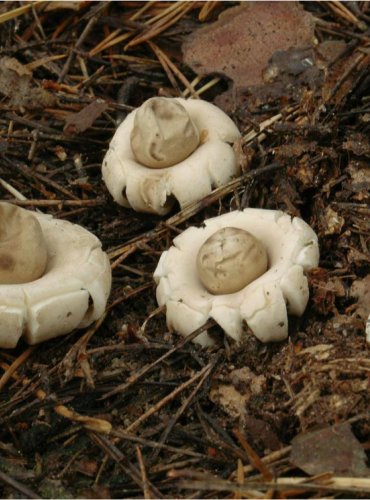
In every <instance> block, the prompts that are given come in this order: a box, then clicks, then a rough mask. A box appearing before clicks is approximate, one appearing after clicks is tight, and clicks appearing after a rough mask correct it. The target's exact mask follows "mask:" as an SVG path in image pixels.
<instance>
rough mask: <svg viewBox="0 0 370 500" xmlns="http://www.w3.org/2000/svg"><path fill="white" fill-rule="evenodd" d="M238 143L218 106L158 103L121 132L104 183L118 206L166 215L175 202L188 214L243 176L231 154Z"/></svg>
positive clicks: (190, 102)
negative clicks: (190, 206)
mask: <svg viewBox="0 0 370 500" xmlns="http://www.w3.org/2000/svg"><path fill="white" fill-rule="evenodd" d="M239 137H240V133H239V131H238V129H237V127H236V125H235V124H234V122H233V121H232V120H231V119H230V118H229V117H228V116H227V115H226V114H225V113H224V112H223V111H221V110H220V109H219V108H217V107H216V106H214V105H213V104H210V103H208V102H206V101H202V100H196V99H188V100H186V99H182V98H179V97H178V98H166V97H153V98H151V99H149V100H148V101H146V102H145V103H144V104H143V105H142V106H141V107H140V108H138V109H136V110H134V111H132V112H131V113H130V114H129V115H128V116H127V117H126V119H125V120H124V121H123V122H122V123H121V125H120V126H119V127H118V129H117V131H116V133H115V135H114V137H113V139H112V141H111V143H110V145H109V150H108V152H107V154H106V155H105V158H104V161H103V166H102V174H103V179H104V182H105V184H106V186H107V188H108V190H109V192H110V193H111V195H112V196H113V198H114V200H115V201H116V202H117V203H118V204H120V205H122V206H124V207H132V208H133V209H134V210H137V211H138V212H149V213H156V214H159V215H165V214H166V213H168V212H169V211H170V210H171V208H172V206H173V204H174V202H175V200H177V201H178V202H179V204H180V206H181V208H183V207H185V206H186V205H188V204H190V203H192V202H194V201H198V200H201V199H202V198H204V197H205V196H206V195H207V194H209V193H210V192H211V191H212V189H213V188H215V187H218V186H221V185H223V184H225V183H227V182H228V181H229V180H230V179H231V178H232V177H235V176H237V175H238V174H239V172H240V168H239V166H238V164H237V161H236V157H235V153H234V151H233V148H232V144H233V143H234V142H235V141H236V140H237V139H238V138H239Z"/></svg>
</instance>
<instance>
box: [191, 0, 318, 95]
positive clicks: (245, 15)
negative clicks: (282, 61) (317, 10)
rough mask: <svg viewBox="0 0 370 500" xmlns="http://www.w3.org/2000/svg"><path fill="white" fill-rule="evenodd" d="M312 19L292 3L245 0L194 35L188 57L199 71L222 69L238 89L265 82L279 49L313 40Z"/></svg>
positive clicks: (202, 72) (204, 73) (218, 71)
mask: <svg viewBox="0 0 370 500" xmlns="http://www.w3.org/2000/svg"><path fill="white" fill-rule="evenodd" d="M313 34H314V22H313V17H312V16H311V14H309V13H308V12H305V11H304V10H303V9H302V8H301V7H300V6H299V5H298V4H297V3H294V2H242V5H240V6H238V7H232V8H230V9H227V10H226V11H225V12H223V13H222V14H221V15H220V16H219V19H218V20H217V21H216V22H215V23H212V24H210V25H208V26H206V27H204V28H200V29H199V30H197V31H195V32H194V33H192V35H191V38H190V37H189V39H188V40H186V41H185V43H184V44H183V53H184V61H185V62H186V64H188V65H189V66H190V67H191V68H192V69H193V70H194V71H195V72H196V73H198V74H199V75H207V74H210V73H218V74H222V75H225V76H226V77H228V78H230V79H232V80H233V82H234V88H233V91H234V92H235V91H236V90H237V89H238V88H245V87H249V86H256V85H262V84H263V83H264V78H263V72H264V70H265V68H266V67H267V64H268V62H269V60H270V59H271V57H272V55H273V54H274V53H275V52H276V51H285V50H288V49H290V48H292V47H295V49H297V48H299V47H301V46H307V45H310V44H311V41H312V38H313Z"/></svg>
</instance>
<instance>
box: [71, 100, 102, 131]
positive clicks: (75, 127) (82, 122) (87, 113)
mask: <svg viewBox="0 0 370 500" xmlns="http://www.w3.org/2000/svg"><path fill="white" fill-rule="evenodd" d="M106 109H108V103H107V102H106V101H104V100H103V99H96V100H95V101H93V102H91V103H90V104H88V105H87V106H86V107H84V108H83V109H82V110H81V111H79V112H78V113H73V114H70V115H68V116H67V118H66V124H65V126H64V129H63V131H64V132H65V133H66V134H68V135H75V134H79V133H80V132H84V131H85V130H87V129H88V128H90V127H91V125H92V124H93V123H94V122H95V120H96V119H97V118H99V116H100V115H101V114H102V113H104V111H106Z"/></svg>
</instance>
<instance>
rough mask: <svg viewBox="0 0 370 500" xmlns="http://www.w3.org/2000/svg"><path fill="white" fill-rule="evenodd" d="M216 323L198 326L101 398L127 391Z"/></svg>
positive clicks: (209, 322)
mask: <svg viewBox="0 0 370 500" xmlns="http://www.w3.org/2000/svg"><path fill="white" fill-rule="evenodd" d="M214 324H215V322H214V321H213V320H211V321H208V322H207V323H206V324H205V325H203V326H201V327H200V328H198V329H197V330H194V332H192V333H191V334H190V335H188V336H187V337H184V338H182V339H181V340H179V342H177V344H176V345H175V346H174V347H173V348H172V349H170V350H169V351H167V352H166V353H165V354H163V355H162V356H161V357H160V358H158V359H156V360H155V361H154V362H153V363H150V364H149V365H146V366H143V368H141V369H140V370H139V371H138V372H136V373H134V374H133V375H131V376H130V377H128V379H127V382H125V383H124V384H121V385H119V386H118V387H116V388H115V389H113V390H112V391H110V392H108V393H106V394H104V396H102V398H101V399H103V400H104V399H107V398H109V397H110V396H113V395H114V394H117V393H120V392H123V391H125V390H126V389H128V387H130V386H131V385H132V384H135V383H136V382H137V381H138V380H140V379H141V378H142V377H143V376H144V375H146V374H147V373H148V372H149V371H150V370H152V369H153V368H154V367H155V366H157V365H159V364H160V363H162V362H163V361H164V360H165V359H167V358H169V357H170V356H171V355H172V354H173V353H174V352H176V351H177V350H179V349H181V348H182V347H184V345H185V344H188V343H189V342H191V341H192V340H194V339H195V338H196V337H197V336H198V335H200V334H201V333H202V332H204V331H205V330H207V329H208V328H211V327H212V326H214Z"/></svg>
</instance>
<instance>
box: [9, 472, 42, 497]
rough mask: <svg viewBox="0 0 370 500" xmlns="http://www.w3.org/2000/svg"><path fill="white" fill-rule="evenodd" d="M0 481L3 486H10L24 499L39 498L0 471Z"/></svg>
mask: <svg viewBox="0 0 370 500" xmlns="http://www.w3.org/2000/svg"><path fill="white" fill-rule="evenodd" d="M0 481H1V482H2V483H3V484H6V485H8V486H10V487H11V488H12V489H14V490H15V491H18V492H19V493H21V495H22V497H24V498H41V497H39V496H38V495H36V493H34V492H33V491H32V490H31V489H30V488H27V486H25V485H24V484H22V483H20V482H19V481H17V480H16V479H14V478H12V477H10V476H9V475H8V474H6V473H5V472H3V471H0Z"/></svg>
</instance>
